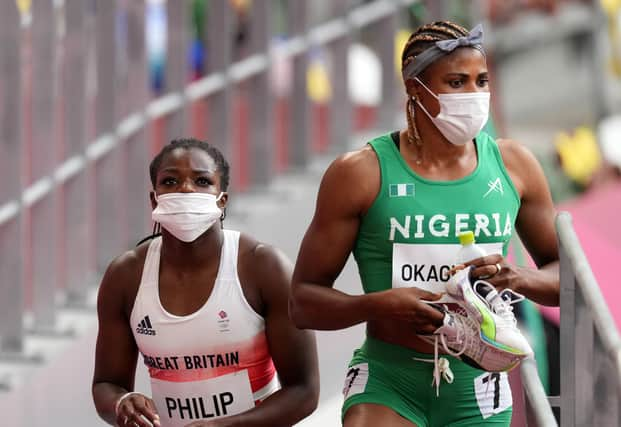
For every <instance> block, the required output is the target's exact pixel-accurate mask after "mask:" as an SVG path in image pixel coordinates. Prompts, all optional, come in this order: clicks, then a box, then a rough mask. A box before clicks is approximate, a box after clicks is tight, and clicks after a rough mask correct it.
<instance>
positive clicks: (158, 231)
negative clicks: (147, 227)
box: [136, 222, 162, 246]
mask: <svg viewBox="0 0 621 427" xmlns="http://www.w3.org/2000/svg"><path fill="white" fill-rule="evenodd" d="M161 235H162V226H161V225H160V223H159V222H154V223H153V231H152V233H151V235H150V236H147V237H145V238H144V239H142V240H141V241H139V242H138V243H136V246H140V245H142V244H143V243H144V242H146V241H147V240H151V239H155V238H156V237H158V236H161Z"/></svg>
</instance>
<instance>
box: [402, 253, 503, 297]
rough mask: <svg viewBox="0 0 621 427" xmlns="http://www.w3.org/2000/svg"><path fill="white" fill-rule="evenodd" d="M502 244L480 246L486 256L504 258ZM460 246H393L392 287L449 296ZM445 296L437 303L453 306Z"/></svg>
mask: <svg viewBox="0 0 621 427" xmlns="http://www.w3.org/2000/svg"><path fill="white" fill-rule="evenodd" d="M502 245H503V244H502V242H498V243H477V246H480V247H481V248H483V250H484V251H485V252H486V253H487V254H502ZM460 248H461V245H460V244H411V243H394V244H393V246H392V287H393V288H410V287H413V286H415V287H417V288H421V289H424V290H426V291H429V292H434V293H443V292H446V282H447V281H448V280H449V271H450V270H451V268H452V267H453V262H452V260H454V259H455V258H457V251H459V249H460ZM453 301H454V300H453V299H452V298H451V297H450V296H448V295H444V296H443V297H442V298H441V299H440V300H439V301H438V302H453Z"/></svg>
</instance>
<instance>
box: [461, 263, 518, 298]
mask: <svg viewBox="0 0 621 427" xmlns="http://www.w3.org/2000/svg"><path fill="white" fill-rule="evenodd" d="M469 266H472V267H473V268H472V270H471V271H470V279H471V280H472V281H473V282H474V281H475V280H478V279H482V280H485V281H487V282H489V283H491V284H492V285H494V286H495V287H496V288H497V289H499V290H500V289H506V288H509V289H511V290H514V291H516V290H517V289H518V287H519V286H518V283H519V282H520V280H522V275H521V273H520V272H518V267H516V266H514V265H512V264H509V263H507V261H506V260H505V258H504V257H503V256H502V255H499V254H490V255H486V256H484V257H481V258H476V259H473V260H472V261H468V262H467V263H465V264H463V265H457V266H455V267H454V269H455V270H459V269H460V268H466V267H469Z"/></svg>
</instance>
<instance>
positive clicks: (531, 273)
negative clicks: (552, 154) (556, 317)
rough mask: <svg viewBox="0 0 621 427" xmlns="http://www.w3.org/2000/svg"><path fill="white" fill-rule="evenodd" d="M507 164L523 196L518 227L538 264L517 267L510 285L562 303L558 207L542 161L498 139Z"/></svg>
mask: <svg viewBox="0 0 621 427" xmlns="http://www.w3.org/2000/svg"><path fill="white" fill-rule="evenodd" d="M498 145H499V147H500V149H501V152H502V157H503V160H504V162H505V165H506V167H507V169H508V171H509V174H510V175H511V178H512V179H513V181H514V185H515V186H516V188H517V190H518V192H519V193H520V196H521V206H520V209H519V212H518V215H517V218H516V224H515V226H516V230H517V232H518V235H519V236H520V239H521V240H522V243H523V244H524V246H525V247H526V250H527V251H528V253H529V254H530V256H531V257H532V259H533V261H534V262H535V264H536V266H537V268H536V269H534V268H530V267H515V266H512V267H510V268H512V269H515V273H517V274H515V275H510V276H512V277H511V280H510V282H508V283H505V284H500V285H501V286H502V285H504V286H502V287H510V288H511V289H513V290H515V291H516V292H519V293H521V294H522V295H524V296H526V297H527V298H529V299H531V300H533V301H535V302H537V303H540V304H543V305H554V306H557V305H558V304H559V291H560V281H559V252H558V242H557V238H556V230H555V226H554V220H555V217H556V209H555V207H554V203H553V202H552V196H551V195H550V188H549V187H548V183H547V180H546V177H545V175H544V173H543V169H542V168H541V165H540V164H539V162H538V161H537V159H536V158H535V156H534V155H533V154H532V153H531V152H530V151H529V150H528V149H527V148H526V147H524V146H523V145H520V144H519V143H517V142H515V141H512V140H502V141H499V144H498ZM501 276H503V275H501Z"/></svg>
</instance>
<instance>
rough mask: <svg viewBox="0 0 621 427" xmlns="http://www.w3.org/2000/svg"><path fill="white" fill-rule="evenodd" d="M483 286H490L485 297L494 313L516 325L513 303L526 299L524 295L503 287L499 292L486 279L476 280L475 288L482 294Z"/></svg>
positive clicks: (508, 322)
mask: <svg viewBox="0 0 621 427" xmlns="http://www.w3.org/2000/svg"><path fill="white" fill-rule="evenodd" d="M481 286H483V287H487V288H488V290H487V294H486V295H485V296H484V297H483V299H484V300H485V301H486V302H487V303H488V304H489V306H490V307H491V309H492V310H493V311H494V313H495V314H496V315H498V317H500V318H501V319H502V320H503V321H504V322H506V323H507V324H509V325H511V326H515V325H516V324H517V321H516V319H515V315H514V314H513V304H515V303H517V302H520V301H522V300H524V296H523V295H521V294H518V293H517V292H515V291H513V290H511V289H503V290H502V291H500V292H498V291H497V290H496V288H495V287H494V286H493V285H492V284H491V283H489V282H486V281H485V280H477V281H476V282H474V285H473V288H474V290H475V292H476V293H477V294H479V295H481V292H480V291H479V290H478V288H480V287H481Z"/></svg>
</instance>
